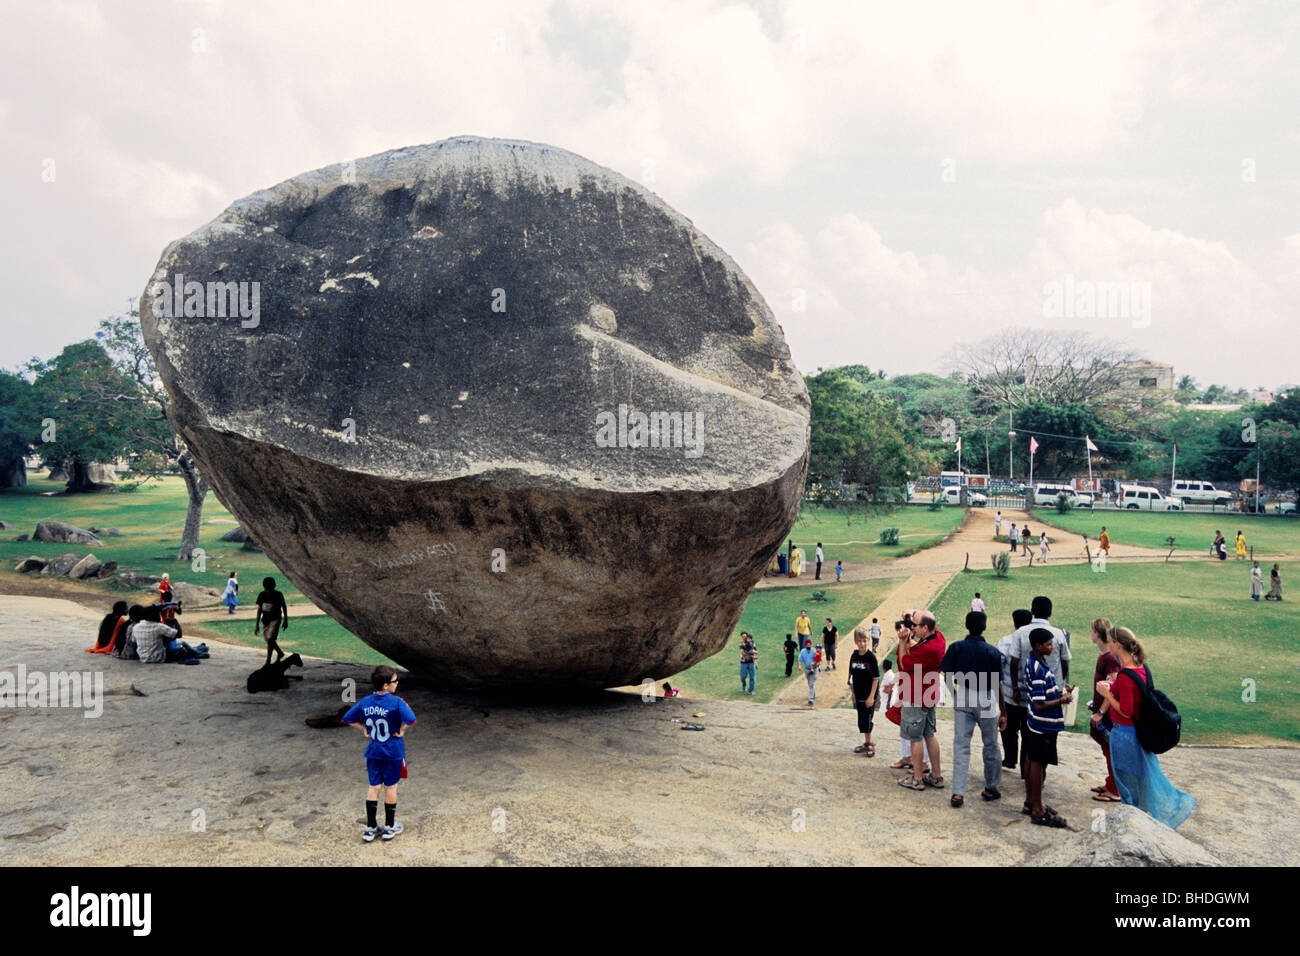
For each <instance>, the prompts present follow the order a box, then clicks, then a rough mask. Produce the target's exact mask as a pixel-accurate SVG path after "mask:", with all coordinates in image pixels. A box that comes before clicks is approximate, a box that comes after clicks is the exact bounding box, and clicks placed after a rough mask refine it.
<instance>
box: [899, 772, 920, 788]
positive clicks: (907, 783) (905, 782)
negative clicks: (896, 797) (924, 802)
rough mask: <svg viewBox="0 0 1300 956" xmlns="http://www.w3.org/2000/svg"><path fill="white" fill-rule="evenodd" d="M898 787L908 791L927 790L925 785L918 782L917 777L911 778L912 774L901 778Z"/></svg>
mask: <svg viewBox="0 0 1300 956" xmlns="http://www.w3.org/2000/svg"><path fill="white" fill-rule="evenodd" d="M898 785H899V786H900V787H906V788H907V789H908V790H924V789H925V784H923V783H922V782H921V781H920V780H917V779H916V778H915V777H913V776H911V775H910V774H909V775H908V776H906V777H901V778H899V781H898Z"/></svg>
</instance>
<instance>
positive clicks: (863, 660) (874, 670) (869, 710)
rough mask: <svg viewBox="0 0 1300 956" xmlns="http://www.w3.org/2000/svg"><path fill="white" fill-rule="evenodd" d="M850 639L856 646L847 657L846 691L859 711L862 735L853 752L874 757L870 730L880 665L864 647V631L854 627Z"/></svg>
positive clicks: (874, 713) (859, 727)
mask: <svg viewBox="0 0 1300 956" xmlns="http://www.w3.org/2000/svg"><path fill="white" fill-rule="evenodd" d="M853 643H854V645H855V646H856V647H857V650H855V651H854V652H853V654H852V655H851V656H850V657H849V695H850V698H851V699H852V701H853V707H854V709H855V710H856V711H857V712H858V731H859V732H860V733H861V734H862V737H863V739H862V744H861V745H860V746H858V747H854V748H853V752H854V753H858V754H866V755H867V756H868V757H874V756H875V755H876V746H875V744H873V743H872V742H871V730H872V724H873V722H874V720H875V715H876V697H877V693H878V692H879V690H880V669H879V668H878V667H877V666H876V655H875V654H873V653H871V651H869V650H867V632H866V631H864V630H863V629H862V628H860V627H858V628H854V629H853Z"/></svg>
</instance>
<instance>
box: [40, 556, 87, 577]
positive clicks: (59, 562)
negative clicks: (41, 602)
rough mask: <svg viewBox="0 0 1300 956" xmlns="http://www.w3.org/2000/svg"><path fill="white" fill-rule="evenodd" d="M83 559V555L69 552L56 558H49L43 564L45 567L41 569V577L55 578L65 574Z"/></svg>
mask: <svg viewBox="0 0 1300 956" xmlns="http://www.w3.org/2000/svg"><path fill="white" fill-rule="evenodd" d="M83 557H84V555H80V554H77V553H76V552H75V551H69V552H67V553H66V554H61V555H59V556H58V557H57V558H51V559H50V560H49V561H47V562H45V567H43V568H41V575H42V576H43V577H55V576H59V575H64V574H67V573H68V572H69V571H71V570H72V569H73V568H75V567H76V566H77V565H78V564H79V563H80V562H81V559H82V558H83Z"/></svg>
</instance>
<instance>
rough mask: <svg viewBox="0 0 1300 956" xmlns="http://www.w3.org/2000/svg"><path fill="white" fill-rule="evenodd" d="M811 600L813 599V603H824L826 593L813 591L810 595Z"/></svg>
mask: <svg viewBox="0 0 1300 956" xmlns="http://www.w3.org/2000/svg"><path fill="white" fill-rule="evenodd" d="M812 599H813V600H814V601H818V602H820V601H825V600H826V592H825V591H814V592H813V593H812Z"/></svg>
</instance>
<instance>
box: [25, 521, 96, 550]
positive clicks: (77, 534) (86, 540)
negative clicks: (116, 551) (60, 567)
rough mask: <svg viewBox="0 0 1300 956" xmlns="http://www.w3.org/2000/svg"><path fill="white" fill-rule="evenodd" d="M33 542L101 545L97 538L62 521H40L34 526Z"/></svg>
mask: <svg viewBox="0 0 1300 956" xmlns="http://www.w3.org/2000/svg"><path fill="white" fill-rule="evenodd" d="M32 540H33V541H54V542H57V543H60V544H103V543H104V542H102V541H100V540H99V538H97V537H95V535H93V534H91V533H90V532H89V531H86V530H85V529H84V528H77V527H74V526H73V525H70V524H64V523H63V522H62V521H41V522H39V523H38V524H37V525H36V533H35V534H33V535H32Z"/></svg>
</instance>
